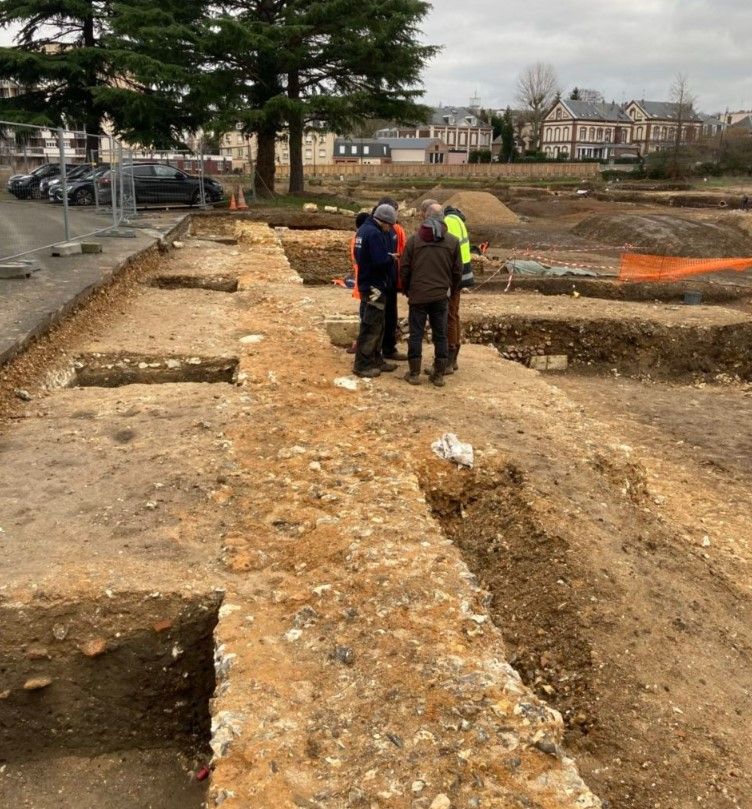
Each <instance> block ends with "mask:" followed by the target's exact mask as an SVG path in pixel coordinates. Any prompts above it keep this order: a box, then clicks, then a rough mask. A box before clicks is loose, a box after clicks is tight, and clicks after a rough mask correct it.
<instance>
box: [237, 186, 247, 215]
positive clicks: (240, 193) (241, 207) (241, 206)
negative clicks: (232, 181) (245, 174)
mask: <svg viewBox="0 0 752 809" xmlns="http://www.w3.org/2000/svg"><path fill="white" fill-rule="evenodd" d="M238 210H239V211H247V210H248V204H247V203H246V201H245V195H244V194H243V186H242V185H241V186H238Z"/></svg>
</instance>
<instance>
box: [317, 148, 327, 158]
mask: <svg viewBox="0 0 752 809" xmlns="http://www.w3.org/2000/svg"><path fill="white" fill-rule="evenodd" d="M319 157H326V149H324V148H322V149H319Z"/></svg>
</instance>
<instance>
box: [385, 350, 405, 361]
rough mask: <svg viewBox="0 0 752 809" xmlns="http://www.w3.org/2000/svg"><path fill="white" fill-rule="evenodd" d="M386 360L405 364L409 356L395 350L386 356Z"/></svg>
mask: <svg viewBox="0 0 752 809" xmlns="http://www.w3.org/2000/svg"><path fill="white" fill-rule="evenodd" d="M384 359H387V360H394V362H405V361H406V360H407V354H404V353H403V352H402V351H400V350H399V349H397V348H395V349H394V351H392V353H391V354H384Z"/></svg>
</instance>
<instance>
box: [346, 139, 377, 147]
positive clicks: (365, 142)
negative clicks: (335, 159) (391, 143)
mask: <svg viewBox="0 0 752 809" xmlns="http://www.w3.org/2000/svg"><path fill="white" fill-rule="evenodd" d="M340 144H342V145H343V146H382V145H383V144H384V141H383V140H379V139H378V138H335V140H334V145H335V146H339V145H340Z"/></svg>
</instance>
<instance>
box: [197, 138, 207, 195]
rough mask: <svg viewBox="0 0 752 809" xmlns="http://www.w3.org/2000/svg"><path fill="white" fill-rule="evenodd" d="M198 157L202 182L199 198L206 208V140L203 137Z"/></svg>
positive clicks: (200, 180) (199, 175) (199, 174)
mask: <svg viewBox="0 0 752 809" xmlns="http://www.w3.org/2000/svg"><path fill="white" fill-rule="evenodd" d="M198 158H199V160H200V161H201V163H200V166H199V172H198V177H199V182H200V183H201V186H200V188H201V190H200V192H199V199H200V201H201V207H202V208H206V189H205V188H204V141H203V138H202V140H201V143H200V145H199V149H198Z"/></svg>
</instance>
